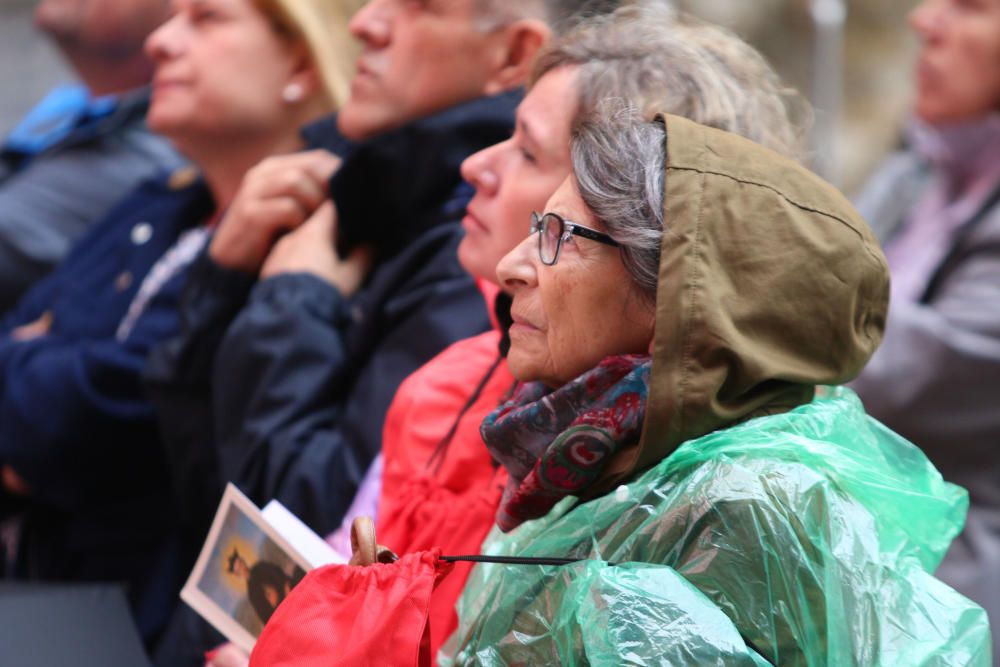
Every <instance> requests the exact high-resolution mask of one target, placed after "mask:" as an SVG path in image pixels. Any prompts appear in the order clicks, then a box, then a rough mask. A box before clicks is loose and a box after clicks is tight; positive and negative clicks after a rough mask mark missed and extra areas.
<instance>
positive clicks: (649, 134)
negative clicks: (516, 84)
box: [570, 100, 666, 301]
mask: <svg viewBox="0 0 1000 667" xmlns="http://www.w3.org/2000/svg"><path fill="white" fill-rule="evenodd" d="M618 102H619V104H618V109H617V110H616V111H614V110H612V109H611V108H610V107H611V104H612V102H611V101H609V103H608V104H607V105H605V107H604V109H603V110H602V113H600V114H596V115H595V116H594V117H592V118H590V119H585V120H581V121H580V122H578V123H577V124H576V126H575V127H574V129H573V139H572V144H571V149H570V154H571V158H572V163H573V176H574V178H575V179H576V183H577V188H578V190H579V192H580V196H581V198H582V199H583V203H584V204H585V205H586V206H587V208H588V209H589V210H590V211H591V213H593V214H594V216H595V217H596V218H597V219H598V220H600V221H601V223H602V224H603V225H604V228H605V230H606V231H607V233H608V235H609V236H611V238H613V239H614V240H616V241H618V243H619V244H621V248H620V251H621V258H622V263H623V264H625V268H626V269H627V270H628V272H629V275H630V276H631V277H632V280H633V282H634V283H635V284H636V286H638V288H639V291H640V293H641V294H642V295H643V296H645V297H646V298H647V299H649V300H650V301H653V300H655V298H656V285H657V279H658V276H659V267H660V239H661V237H662V235H663V169H664V162H665V160H666V149H665V148H666V147H665V141H666V128H665V127H664V126H663V123H661V122H659V121H652V122H649V121H645V120H644V119H643V118H642V117H641V116H640V114H639V112H638V109H637V108H636V107H634V106H630V105H628V104H627V103H624V102H621V101H620V100H619V101H618Z"/></svg>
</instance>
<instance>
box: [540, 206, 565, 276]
mask: <svg viewBox="0 0 1000 667" xmlns="http://www.w3.org/2000/svg"><path fill="white" fill-rule="evenodd" d="M539 231H540V232H541V233H540V234H539V235H538V251H539V254H540V255H541V259H542V262H544V263H545V264H553V263H554V262H555V261H556V256H557V255H558V254H559V245H560V239H562V235H563V221H562V220H561V219H560V218H559V217H558V216H555V215H552V214H551V213H549V214H546V215H543V216H542V220H541V229H540V230H539Z"/></svg>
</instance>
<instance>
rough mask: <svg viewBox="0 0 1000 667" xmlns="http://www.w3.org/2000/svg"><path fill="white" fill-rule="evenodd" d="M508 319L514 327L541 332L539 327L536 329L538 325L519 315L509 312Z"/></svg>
mask: <svg viewBox="0 0 1000 667" xmlns="http://www.w3.org/2000/svg"><path fill="white" fill-rule="evenodd" d="M510 318H511V319H512V320H513V321H514V326H515V327H522V328H523V329H524V330H534V331H540V330H541V329H540V327H538V325H536V324H534V323H533V322H532V321H531V319H529V318H527V317H525V316H524V315H523V314H521V313H517V312H514V311H513V310H511V313H510Z"/></svg>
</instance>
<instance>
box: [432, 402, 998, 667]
mask: <svg viewBox="0 0 1000 667" xmlns="http://www.w3.org/2000/svg"><path fill="white" fill-rule="evenodd" d="M825 393H826V394H827V395H826V396H825V397H823V398H817V399H816V400H814V401H813V402H812V403H809V404H807V405H804V406H801V407H799V408H797V409H795V410H793V411H791V412H788V413H785V414H781V415H776V416H769V417H760V418H757V419H753V420H751V421H749V422H746V423H744V424H742V425H739V426H736V427H732V428H729V429H725V430H721V431H716V432H714V433H711V434H709V435H707V436H704V437H701V438H697V439H694V440H690V441H688V442H686V443H684V444H683V445H682V446H681V447H679V448H678V449H677V450H676V451H675V452H674V453H673V454H671V455H670V456H668V457H667V458H666V459H664V460H663V461H661V462H660V463H659V464H658V465H656V466H655V467H654V468H652V469H650V470H648V471H647V472H645V473H644V474H642V475H641V476H640V477H638V478H637V479H635V480H634V481H632V482H631V483H629V484H626V485H624V486H621V487H619V488H618V489H617V490H616V491H614V492H612V493H610V494H608V495H605V496H603V497H600V498H597V499H595V500H592V501H590V502H586V503H582V504H580V503H577V502H576V501H575V499H573V498H567V499H566V500H565V501H564V502H562V503H561V504H560V505H558V506H557V507H556V508H555V509H554V510H553V511H552V512H550V513H549V514H548V515H547V516H545V517H543V518H541V519H538V520H536V521H531V522H528V523H525V524H523V525H522V526H521V527H520V528H518V529H517V530H515V531H513V532H512V533H510V534H507V535H504V534H502V533H500V532H499V531H496V530H494V532H493V533H492V534H491V535H490V537H489V538H487V541H486V544H484V553H487V554H491V555H507V556H529V557H531V556H537V557H543V556H547V557H553V556H558V557H565V556H569V557H578V558H581V559H584V560H582V561H581V562H579V563H576V564H573V565H568V566H563V567H551V566H536V565H498V564H488V565H480V566H477V568H476V569H475V570H474V571H473V574H472V576H471V577H470V579H469V583H468V585H467V587H466V590H465V593H464V595H463V597H462V599H461V601H460V602H459V615H460V624H459V629H458V630H457V631H456V633H455V634H454V635H453V636H452V638H451V640H450V642H449V645H448V646H447V647H446V649H445V650H444V653H445V654H447V655H449V656H451V657H444V656H442V658H443V660H442V664H459V665H467V664H482V665H587V664H591V665H663V664H673V665H693V664H698V665H708V664H713V665H760V664H768V663H771V664H781V665H887V666H888V665H893V666H895V665H989V664H990V647H989V626H988V623H987V619H986V614H985V612H983V610H982V609H980V608H979V607H978V606H976V605H975V604H973V603H972V602H970V601H969V600H967V599H966V598H964V597H962V596H961V595H959V594H958V593H956V592H954V591H953V590H951V589H950V588H948V587H947V586H946V585H944V584H943V583H941V582H939V581H938V580H936V579H935V578H934V577H933V576H932V574H931V573H932V572H933V570H934V568H935V567H936V566H937V564H938V563H939V562H940V560H941V558H942V557H943V556H944V553H945V551H946V550H947V548H948V546H949V544H950V543H951V540H952V539H953V538H954V537H955V536H956V535H957V534H958V532H959V531H960V530H961V528H962V524H963V521H964V519H965V512H966V508H967V505H968V499H967V495H966V493H965V491H964V490H962V489H961V488H959V487H956V486H954V485H952V484H948V483H946V482H944V481H943V480H942V479H941V476H940V475H939V474H938V473H937V471H936V470H935V469H934V467H933V466H932V465H931V463H930V462H929V461H928V459H927V458H926V456H924V454H923V453H922V452H921V451H920V450H919V449H917V448H916V447H914V446H913V445H912V444H910V443H909V442H907V441H906V440H904V439H902V438H901V437H899V436H897V435H895V434H893V433H892V432H891V431H889V430H888V429H886V428H884V427H883V426H881V425H880V424H879V423H878V422H876V421H874V420H872V419H871V418H869V417H867V416H866V415H865V413H864V410H863V408H862V406H861V404H860V402H859V401H858V399H857V397H856V396H855V395H854V394H853V393H851V392H850V391H849V390H846V389H836V390H832V391H827V392H825Z"/></svg>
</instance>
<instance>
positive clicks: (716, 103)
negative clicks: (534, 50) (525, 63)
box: [532, 2, 808, 299]
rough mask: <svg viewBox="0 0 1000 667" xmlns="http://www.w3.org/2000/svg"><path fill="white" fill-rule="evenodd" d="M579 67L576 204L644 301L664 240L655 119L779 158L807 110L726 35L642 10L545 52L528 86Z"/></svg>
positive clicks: (660, 141) (651, 6)
mask: <svg viewBox="0 0 1000 667" xmlns="http://www.w3.org/2000/svg"><path fill="white" fill-rule="evenodd" d="M567 65H573V66H577V67H579V70H578V75H577V90H578V100H577V103H578V110H577V114H576V118H575V120H574V125H573V132H572V150H571V154H572V164H573V171H574V176H575V178H576V180H577V184H578V186H579V190H580V194H581V196H582V198H583V201H584V203H585V204H586V205H587V207H588V208H589V209H590V210H591V211H592V212H593V213H594V215H595V216H596V217H597V219H598V220H600V221H601V223H602V224H603V225H604V226H605V228H606V229H607V232H608V234H609V235H611V237H612V238H614V239H615V240H616V241H618V242H619V243H620V244H621V245H622V248H621V253H622V261H623V262H624V264H625V266H626V268H627V269H628V271H629V273H630V275H631V276H632V279H633V280H634V282H635V284H636V285H637V286H638V287H639V289H640V292H641V293H642V294H644V295H645V296H646V297H648V298H651V299H653V298H655V295H656V285H657V276H658V273H659V262H660V240H661V237H662V234H663V187H664V183H663V168H664V160H665V158H666V156H665V128H664V127H663V125H662V123H659V122H651V121H653V119H654V118H655V116H656V114H658V113H669V114H674V115H678V116H683V117H685V118H688V119H690V120H693V121H695V122H697V123H700V124H702V125H708V126H710V127H715V128H718V129H720V130H724V131H727V132H733V133H735V134H739V135H742V136H744V137H746V138H748V139H751V140H752V141H755V142H757V143H759V144H762V145H764V146H767V147H768V148H771V149H772V150H775V151H777V152H779V153H783V154H785V155H787V156H789V157H793V158H797V157H799V156H800V155H801V152H802V151H801V146H802V137H803V134H802V133H801V132H800V131H799V130H798V129H797V126H796V124H795V123H793V122H792V120H791V116H792V114H793V113H794V112H796V111H801V112H802V113H803V115H804V116H805V117H808V105H807V104H806V103H805V102H804V101H803V100H802V98H801V97H799V96H798V95H797V94H796V93H795V92H794V91H792V90H790V89H788V88H786V87H785V86H783V85H782V84H781V82H780V80H779V78H778V76H777V75H776V74H775V73H774V71H773V70H772V69H771V67H770V66H769V65H768V64H767V62H766V61H765V60H764V58H763V57H762V56H761V55H760V54H759V53H757V51H755V50H754V49H753V48H752V47H750V46H749V45H747V44H746V43H745V42H743V41H742V40H740V39H739V38H738V37H736V36H735V35H733V34H732V33H730V32H728V31H726V30H723V29H722V28H718V27H715V26H710V25H708V24H705V23H700V22H696V21H694V20H693V19H690V18H687V17H681V16H679V15H677V14H676V13H675V12H674V11H673V10H672V9H670V8H669V7H668V6H666V5H665V3H662V2H661V3H653V2H647V3H643V4H637V5H634V6H630V7H626V8H623V9H620V10H618V11H616V12H614V13H613V14H611V15H610V16H606V17H601V18H597V19H592V20H590V21H586V22H584V23H581V24H580V25H578V26H577V27H576V28H575V29H573V30H572V31H570V32H569V33H567V34H566V35H564V36H563V37H561V38H560V39H557V40H555V41H554V42H553V43H552V44H551V45H550V46H549V47H547V48H546V49H544V51H543V53H542V54H541V55H540V56H539V58H538V60H537V61H536V64H535V70H534V72H533V74H532V83H534V82H535V81H537V80H538V79H539V78H541V77H542V76H543V75H544V74H545V73H546V72H549V71H551V70H553V69H556V68H558V67H562V66H567Z"/></svg>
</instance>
